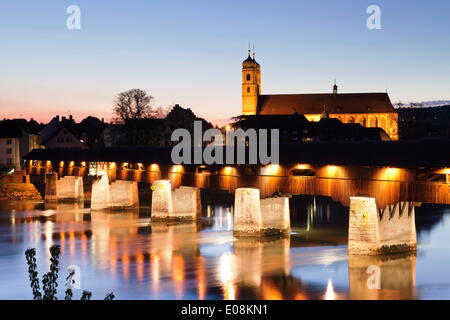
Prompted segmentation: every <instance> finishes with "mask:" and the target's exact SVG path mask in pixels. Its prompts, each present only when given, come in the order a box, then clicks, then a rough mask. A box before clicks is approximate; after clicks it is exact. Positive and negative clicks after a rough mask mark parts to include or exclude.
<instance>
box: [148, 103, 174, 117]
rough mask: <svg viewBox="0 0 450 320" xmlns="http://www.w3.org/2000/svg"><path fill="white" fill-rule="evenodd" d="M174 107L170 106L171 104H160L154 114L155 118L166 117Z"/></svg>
mask: <svg viewBox="0 0 450 320" xmlns="http://www.w3.org/2000/svg"><path fill="white" fill-rule="evenodd" d="M172 108H173V107H170V106H169V107H166V108H163V107H161V106H159V107H158V108H156V109H155V111H154V112H153V114H152V116H153V118H156V119H164V118H165V117H167V115H168V114H169V112H170V111H171V110H172Z"/></svg>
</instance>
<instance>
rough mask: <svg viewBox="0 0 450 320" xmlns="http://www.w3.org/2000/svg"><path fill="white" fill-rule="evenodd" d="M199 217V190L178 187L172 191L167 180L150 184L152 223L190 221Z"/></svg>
mask: <svg viewBox="0 0 450 320" xmlns="http://www.w3.org/2000/svg"><path fill="white" fill-rule="evenodd" d="M200 216H201V199H200V189H199V188H196V187H185V186H180V187H179V188H177V189H175V190H173V191H172V184H171V182H170V181H169V180H157V181H155V182H153V184H152V217H151V218H152V221H170V220H172V221H192V220H197V219H199V218H200Z"/></svg>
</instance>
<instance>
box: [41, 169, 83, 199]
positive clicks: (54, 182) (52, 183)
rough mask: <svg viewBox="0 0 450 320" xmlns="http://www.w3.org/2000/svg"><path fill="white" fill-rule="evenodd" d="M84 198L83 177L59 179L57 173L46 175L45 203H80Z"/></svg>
mask: <svg viewBox="0 0 450 320" xmlns="http://www.w3.org/2000/svg"><path fill="white" fill-rule="evenodd" d="M83 198H84V192H83V177H75V176H65V177H62V178H59V179H58V173H56V172H53V173H48V174H46V175H45V201H47V202H57V201H60V202H78V201H82V200H83Z"/></svg>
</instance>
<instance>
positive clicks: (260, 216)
mask: <svg viewBox="0 0 450 320" xmlns="http://www.w3.org/2000/svg"><path fill="white" fill-rule="evenodd" d="M233 225H234V228H233V233H234V235H236V236H268V235H286V234H289V232H290V230H291V222H290V215H289V198H288V197H269V198H266V199H260V191H259V189H253V188H239V189H236V194H235V201H234V223H233Z"/></svg>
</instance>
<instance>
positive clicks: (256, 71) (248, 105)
mask: <svg viewBox="0 0 450 320" xmlns="http://www.w3.org/2000/svg"><path fill="white" fill-rule="evenodd" d="M260 94H261V66H260V65H259V63H258V62H256V60H255V51H254V50H253V57H252V52H251V51H250V49H249V50H248V58H247V59H245V60H244V61H243V62H242V114H243V115H255V114H256V113H257V108H258V96H259V95H260Z"/></svg>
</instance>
